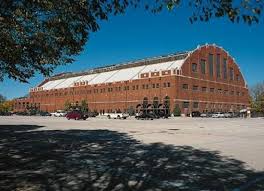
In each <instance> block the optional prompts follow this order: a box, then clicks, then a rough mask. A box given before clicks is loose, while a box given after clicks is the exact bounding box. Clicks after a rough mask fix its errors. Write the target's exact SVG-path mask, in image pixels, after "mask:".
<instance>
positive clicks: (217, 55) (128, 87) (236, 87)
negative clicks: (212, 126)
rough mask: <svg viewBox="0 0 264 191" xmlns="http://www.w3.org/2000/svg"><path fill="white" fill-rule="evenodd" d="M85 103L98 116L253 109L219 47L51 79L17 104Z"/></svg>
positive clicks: (244, 87) (228, 58)
mask: <svg viewBox="0 0 264 191" xmlns="http://www.w3.org/2000/svg"><path fill="white" fill-rule="evenodd" d="M82 100H86V101H87V103H88V107H89V109H90V110H92V111H97V112H101V113H103V112H106V113H108V112H114V111H122V112H124V111H126V110H127V109H128V108H131V107H132V108H133V109H134V110H136V111H138V110H140V109H142V108H143V107H144V108H165V109H166V110H168V111H172V110H173V108H174V107H175V106H176V105H178V106H179V107H180V109H181V112H182V113H186V114H187V113H190V112H191V111H200V112H205V111H239V110H241V109H243V108H246V107H247V106H248V105H249V93H248V88H247V85H246V82H245V79H244V77H243V74H242V73H241V71H240V69H239V66H238V65H237V63H236V62H235V60H234V59H233V58H232V56H230V55H229V53H228V52H227V51H225V50H224V49H223V48H221V47H218V46H216V45H204V46H199V47H197V48H196V49H194V50H192V51H186V52H180V53H176V54H170V55H166V56H160V57H154V58H149V59H144V60H137V61H133V62H128V63H124V64H117V65H111V66H106V67H102V68H95V69H93V70H89V71H86V72H80V73H64V74H59V75H56V76H53V77H50V78H48V79H46V80H44V81H43V82H42V83H40V84H39V85H38V86H37V87H35V88H31V90H30V92H29V97H27V98H24V99H17V100H15V104H14V108H15V110H16V111H23V110H25V109H26V108H29V107H37V108H38V109H40V110H42V111H49V112H52V111H55V110H58V109H64V104H65V102H66V101H68V102H70V103H71V104H72V105H78V104H80V102H81V101H82Z"/></svg>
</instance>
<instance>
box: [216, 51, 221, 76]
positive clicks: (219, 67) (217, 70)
mask: <svg viewBox="0 0 264 191" xmlns="http://www.w3.org/2000/svg"><path fill="white" fill-rule="evenodd" d="M216 77H217V78H221V63H220V54H217V55H216Z"/></svg>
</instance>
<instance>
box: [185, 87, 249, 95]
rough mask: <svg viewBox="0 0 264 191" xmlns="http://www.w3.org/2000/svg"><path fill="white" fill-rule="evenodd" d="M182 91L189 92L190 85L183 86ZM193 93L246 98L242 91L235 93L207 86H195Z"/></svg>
mask: <svg viewBox="0 0 264 191" xmlns="http://www.w3.org/2000/svg"><path fill="white" fill-rule="evenodd" d="M182 89H183V90H189V89H191V88H189V84H182ZM191 90H192V91H193V92H198V91H201V92H210V93H219V94H223V95H228V94H229V95H237V96H244V95H245V93H244V92H240V91H236V93H235V91H234V90H227V89H222V88H212V87H211V88H208V87H206V86H202V87H199V86H197V85H193V86H192V89H191Z"/></svg>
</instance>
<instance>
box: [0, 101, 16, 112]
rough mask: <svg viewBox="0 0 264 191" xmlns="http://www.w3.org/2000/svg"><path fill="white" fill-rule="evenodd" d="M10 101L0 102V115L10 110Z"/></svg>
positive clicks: (11, 104)
mask: <svg viewBox="0 0 264 191" xmlns="http://www.w3.org/2000/svg"><path fill="white" fill-rule="evenodd" d="M12 106H13V103H12V101H2V102H0V114H5V113H8V112H10V111H11V110H12Z"/></svg>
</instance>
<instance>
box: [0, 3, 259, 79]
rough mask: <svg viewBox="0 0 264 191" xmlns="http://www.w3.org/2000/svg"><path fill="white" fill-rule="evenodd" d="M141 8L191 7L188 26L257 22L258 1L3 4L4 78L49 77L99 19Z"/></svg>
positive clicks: (0, 65)
mask: <svg viewBox="0 0 264 191" xmlns="http://www.w3.org/2000/svg"><path fill="white" fill-rule="evenodd" d="M140 6H143V7H144V8H145V10H146V11H150V12H152V13H159V12H161V11H162V10H163V9H164V8H165V9H166V10H169V11H171V12H172V11H177V9H176V8H177V7H178V6H187V7H186V8H188V7H190V8H191V9H192V13H191V16H190V18H189V20H190V22H191V23H193V22H197V21H202V22H207V21H209V20H210V19H213V18H222V17H226V18H228V19H229V20H230V21H231V22H241V21H243V22H244V23H247V24H249V25H251V24H253V23H258V22H259V20H260V19H261V18H262V10H263V6H264V1H260V0H188V1H183V0H155V1H153V0H147V1H142V0H59V1H58V0H17V1H10V0H1V1H0V80H3V78H4V76H8V77H9V78H13V79H16V80H19V81H21V82H27V80H28V79H29V78H31V77H33V76H34V75H35V74H36V73H41V74H43V75H44V76H49V75H50V74H51V73H52V71H53V70H54V68H56V67H57V66H59V65H62V64H67V63H71V62H72V61H73V58H72V57H73V56H75V55H78V54H79V53H80V52H81V51H82V50H83V47H84V45H85V43H86V42H87V41H88V39H89V35H90V33H91V32H96V31H98V30H99V29H100V28H99V24H98V23H99V21H100V20H108V18H109V15H117V14H123V13H124V12H125V11H126V9H127V8H128V7H135V8H137V7H140Z"/></svg>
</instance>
